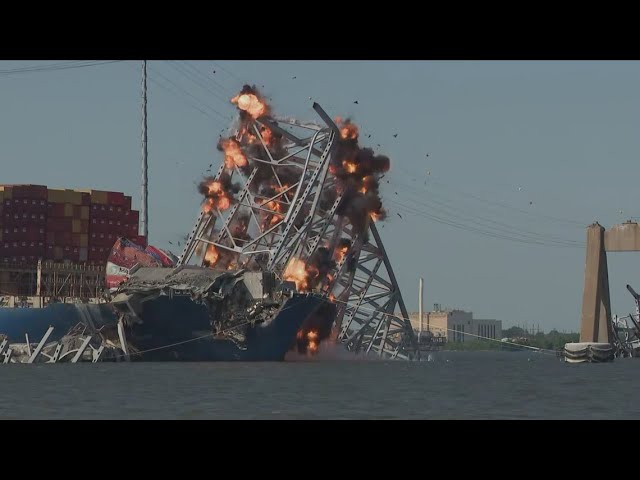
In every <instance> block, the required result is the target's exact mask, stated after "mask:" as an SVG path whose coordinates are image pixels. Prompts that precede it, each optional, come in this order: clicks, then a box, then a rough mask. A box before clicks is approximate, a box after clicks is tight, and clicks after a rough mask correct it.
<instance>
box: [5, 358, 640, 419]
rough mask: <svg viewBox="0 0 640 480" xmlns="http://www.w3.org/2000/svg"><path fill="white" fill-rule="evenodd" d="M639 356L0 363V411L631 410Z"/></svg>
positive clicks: (428, 415) (467, 414)
mask: <svg viewBox="0 0 640 480" xmlns="http://www.w3.org/2000/svg"><path fill="white" fill-rule="evenodd" d="M639 374H640V359H618V360H616V361H615V362H612V363H609V364H578V365H575V364H567V363H564V362H561V361H559V360H558V359H557V358H555V357H554V356H552V355H544V354H540V353H531V352H439V353H436V354H435V355H434V356H433V357H432V361H423V362H419V363H418V362H413V363H410V362H403V361H372V360H367V359H355V358H353V357H351V356H350V355H340V357H339V359H338V358H337V357H335V356H325V357H323V358H319V359H316V360H314V361H288V362H283V363H251V364H249V363H131V364H127V363H114V364H107V363H102V364H100V363H98V364H75V365H72V364H50V365H47V364H40V365H15V364H14V365H0V385H2V390H1V392H2V393H0V397H1V398H2V401H1V402H0V419H11V418H15V419H23V418H25V419H583V418H584V419H609V418H616V419H617V418H620V419H622V418H640V401H639V400H640V382H637V381H636V380H635V379H636V378H637V377H638V375H639Z"/></svg>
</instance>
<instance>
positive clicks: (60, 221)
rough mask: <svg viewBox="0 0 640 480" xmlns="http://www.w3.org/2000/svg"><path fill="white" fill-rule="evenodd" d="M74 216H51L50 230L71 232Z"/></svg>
mask: <svg viewBox="0 0 640 480" xmlns="http://www.w3.org/2000/svg"><path fill="white" fill-rule="evenodd" d="M72 221H73V219H72V218H69V217H67V218H60V217H50V218H48V219H47V231H48V232H65V231H67V232H71V228H72V225H73V223H72Z"/></svg>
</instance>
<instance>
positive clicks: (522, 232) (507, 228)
mask: <svg viewBox="0 0 640 480" xmlns="http://www.w3.org/2000/svg"><path fill="white" fill-rule="evenodd" d="M401 185H402V186H403V187H404V188H406V189H407V190H414V191H415V189H413V188H412V187H411V186H410V185H405V184H401ZM431 195H432V194H431ZM409 200H410V201H411V202H413V203H417V204H419V205H422V206H425V207H428V208H431V209H434V210H436V211H440V212H442V213H444V214H445V215H448V216H451V217H454V218H458V219H460V220H462V221H464V222H469V223H473V224H475V225H478V226H480V227H483V228H490V229H491V230H492V231H501V232H503V233H506V234H509V235H518V236H521V237H524V238H533V239H536V238H537V239H538V240H541V241H549V242H551V243H557V244H561V245H567V246H581V247H584V243H582V242H578V241H576V240H570V239H564V238H560V237H555V236H553V235H546V234H540V233H537V232H533V231H531V230H526V229H523V228H518V227H515V226H513V225H509V224H506V223H503V222H499V221H497V220H492V219H490V218H486V217H482V216H479V215H474V216H473V217H465V216H460V215H456V214H454V213H451V211H461V210H460V209H457V208H455V207H452V206H450V205H448V204H447V203H444V202H440V201H438V200H435V199H433V198H429V202H430V203H435V204H436V205H441V206H442V207H443V208H444V210H443V208H438V207H433V206H432V205H429V204H427V203H424V202H421V201H420V200H417V199H416V198H414V197H410V198H409ZM463 213H464V212H463ZM478 219H479V220H482V221H484V222H486V223H482V222H479V221H477V220H478ZM487 223H491V224H493V226H490V225H487Z"/></svg>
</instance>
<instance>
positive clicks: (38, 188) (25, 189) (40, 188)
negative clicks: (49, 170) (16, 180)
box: [13, 185, 48, 200]
mask: <svg viewBox="0 0 640 480" xmlns="http://www.w3.org/2000/svg"><path fill="white" fill-rule="evenodd" d="M47 192H48V189H47V187H46V186H44V185H14V187H13V198H33V199H37V200H46V199H47Z"/></svg>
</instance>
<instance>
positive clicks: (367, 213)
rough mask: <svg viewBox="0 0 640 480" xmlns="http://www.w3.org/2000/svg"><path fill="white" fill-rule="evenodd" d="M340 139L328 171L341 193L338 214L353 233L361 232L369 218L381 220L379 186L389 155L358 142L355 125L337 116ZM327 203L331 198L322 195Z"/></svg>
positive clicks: (387, 167) (387, 165)
mask: <svg viewBox="0 0 640 480" xmlns="http://www.w3.org/2000/svg"><path fill="white" fill-rule="evenodd" d="M336 123H337V125H338V128H339V129H340V138H339V139H338V145H337V148H336V150H335V154H334V156H333V157H332V160H331V165H329V171H330V172H331V173H332V174H333V175H334V176H335V177H336V180H337V182H336V188H337V190H338V193H341V194H342V197H343V198H342V202H341V204H340V207H339V208H338V211H337V213H338V214H339V215H344V216H346V217H347V218H348V219H349V221H350V222H351V224H352V225H353V227H354V230H355V231H356V233H364V232H365V231H366V229H367V225H368V222H369V219H371V220H372V221H378V220H383V219H384V218H385V215H386V213H385V211H384V209H383V208H382V200H381V199H380V194H379V191H378V189H379V186H380V177H381V176H382V175H383V174H384V173H385V172H387V171H388V170H389V168H390V164H391V162H390V160H389V157H386V156H384V155H375V154H374V152H373V150H371V149H370V148H361V147H360V146H359V145H358V127H357V126H356V125H355V124H354V123H352V122H351V120H349V119H347V120H344V121H343V120H342V119H341V118H339V117H338V118H337V119H336ZM325 197H326V203H329V200H330V199H331V197H332V194H331V193H327V194H325Z"/></svg>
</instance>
